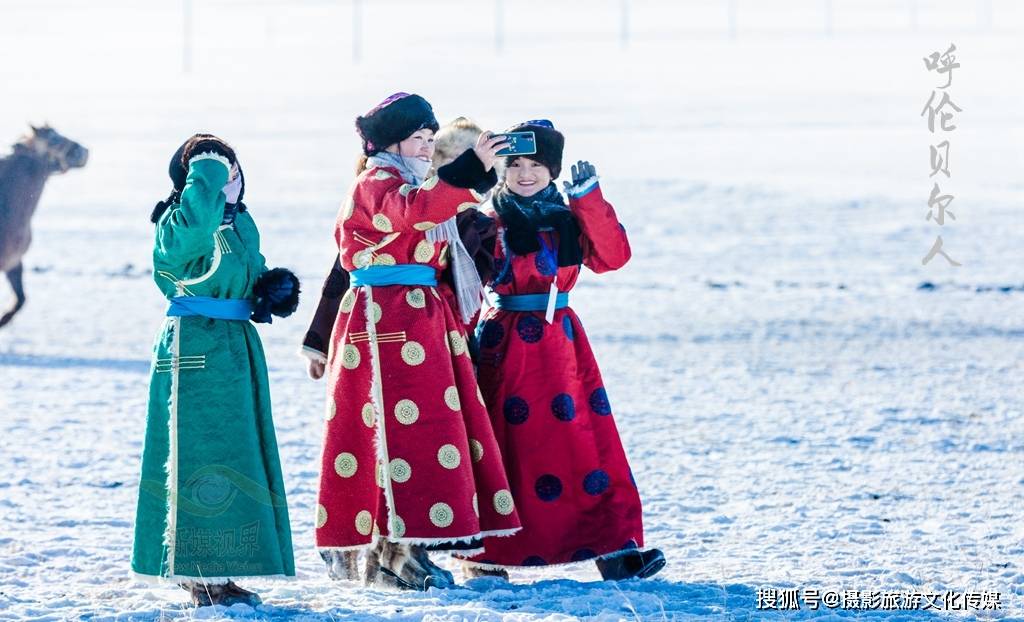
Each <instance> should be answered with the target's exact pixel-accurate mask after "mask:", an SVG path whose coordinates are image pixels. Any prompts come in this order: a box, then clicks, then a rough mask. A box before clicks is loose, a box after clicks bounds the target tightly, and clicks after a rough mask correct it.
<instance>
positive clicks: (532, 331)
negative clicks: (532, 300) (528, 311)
mask: <svg viewBox="0 0 1024 622" xmlns="http://www.w3.org/2000/svg"><path fill="white" fill-rule="evenodd" d="M516 332H517V333H519V338H520V339H522V340H523V341H525V342H526V343H537V342H538V341H540V339H541V337H543V336H544V323H543V322H541V321H540V318H538V317H537V316H535V315H524V316H523V317H521V318H519V321H518V322H516Z"/></svg>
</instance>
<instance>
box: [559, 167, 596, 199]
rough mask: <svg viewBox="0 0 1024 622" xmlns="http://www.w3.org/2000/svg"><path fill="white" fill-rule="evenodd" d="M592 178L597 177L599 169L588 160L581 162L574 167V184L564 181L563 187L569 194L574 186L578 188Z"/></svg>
mask: <svg viewBox="0 0 1024 622" xmlns="http://www.w3.org/2000/svg"><path fill="white" fill-rule="evenodd" d="M591 177H597V168H596V167H595V166H594V165H593V164H591V163H590V162H587V161H586V160H580V161H579V162H577V163H576V164H573V165H572V182H571V183H570V182H568V181H563V182H562V185H563V186H564V187H565V190H566V192H568V191H569V189H570V188H572V187H573V186H578V185H579V184H582V183H583V182H585V181H587V180H588V179H590V178H591Z"/></svg>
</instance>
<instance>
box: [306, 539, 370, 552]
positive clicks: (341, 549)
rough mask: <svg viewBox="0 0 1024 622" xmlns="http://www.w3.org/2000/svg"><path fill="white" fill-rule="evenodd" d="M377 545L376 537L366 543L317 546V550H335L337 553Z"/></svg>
mask: <svg viewBox="0 0 1024 622" xmlns="http://www.w3.org/2000/svg"><path fill="white" fill-rule="evenodd" d="M376 545H377V538H374V539H373V540H370V541H369V542H367V543H366V544H353V545H352V546H318V547H316V550H317V551H336V552H339V553H347V552H351V551H363V550H366V549H369V548H371V547H374V546H376Z"/></svg>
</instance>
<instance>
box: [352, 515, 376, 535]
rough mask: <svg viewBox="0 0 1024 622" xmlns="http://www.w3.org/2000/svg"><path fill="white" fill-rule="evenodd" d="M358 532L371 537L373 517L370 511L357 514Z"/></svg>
mask: <svg viewBox="0 0 1024 622" xmlns="http://www.w3.org/2000/svg"><path fill="white" fill-rule="evenodd" d="M356 531H358V532H359V533H360V534H361V535H364V536H368V535H370V533H371V532H372V531H373V516H372V515H371V514H370V512H369V511H367V510H363V511H361V512H359V513H358V514H356Z"/></svg>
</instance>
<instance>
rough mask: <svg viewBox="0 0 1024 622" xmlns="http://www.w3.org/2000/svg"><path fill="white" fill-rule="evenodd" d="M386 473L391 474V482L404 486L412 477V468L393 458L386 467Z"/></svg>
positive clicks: (399, 459) (406, 463) (403, 461)
mask: <svg viewBox="0 0 1024 622" xmlns="http://www.w3.org/2000/svg"><path fill="white" fill-rule="evenodd" d="M388 472H389V473H390V474H391V480H392V481H395V482H398V483H399V484H404V483H405V482H407V481H409V478H410V477H412V466H410V465H409V463H408V462H406V461H405V460H402V459H401V458H395V459H394V460H392V461H391V464H389V465H388Z"/></svg>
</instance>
